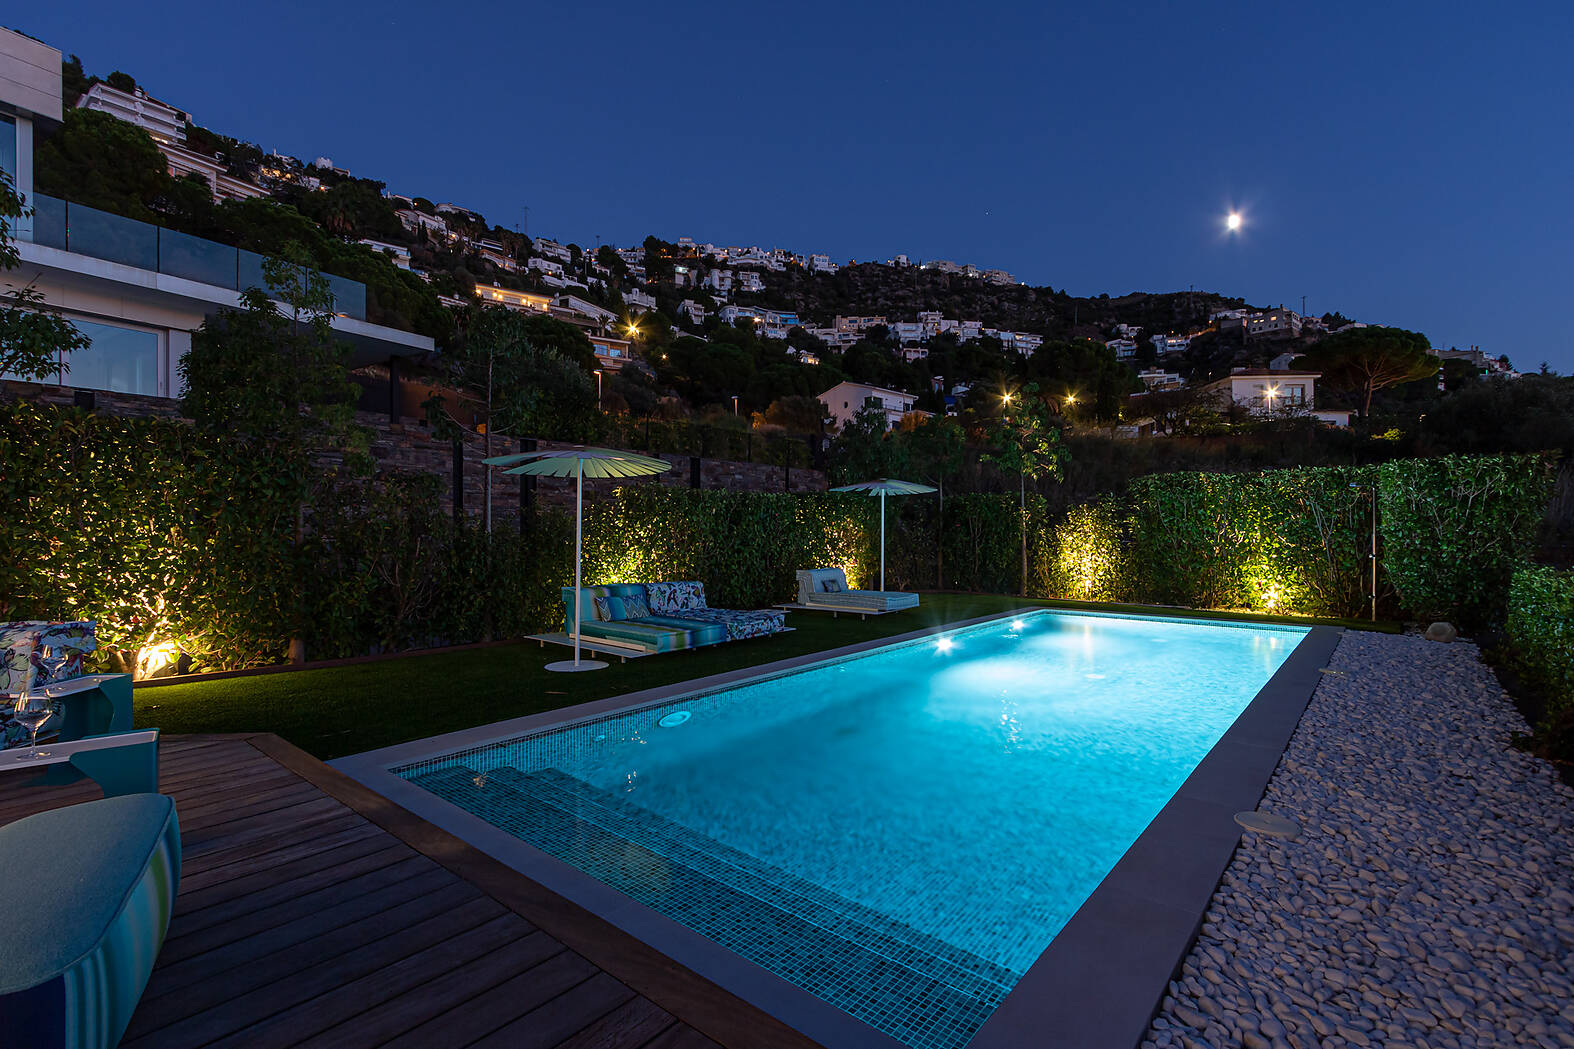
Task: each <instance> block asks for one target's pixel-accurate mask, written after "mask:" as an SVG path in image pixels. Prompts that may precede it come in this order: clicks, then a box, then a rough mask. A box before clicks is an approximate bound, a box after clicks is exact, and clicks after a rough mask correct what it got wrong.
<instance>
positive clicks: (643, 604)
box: [562, 581, 787, 653]
mask: <svg viewBox="0 0 1574 1049" xmlns="http://www.w3.org/2000/svg"><path fill="white" fill-rule="evenodd" d="M562 594H563V632H564V633H565V634H568V635H572V634H573V632H574V588H573V587H571V586H566V587H564V588H563V591H562ZM580 610H581V611H580V635H581V636H582V637H584V638H589V639H599V640H602V641H606V642H610V643H613V644H617V645H627V646H630V647H633V648H637V649H640V650H641V651H644V652H651V653H655V652H676V651H679V650H681V649H686V648H703V647H704V646H706V645H717V644H720V643H722V642H723V641H741V640H743V639H745V638H751V637H765V636H766V635H768V634H776V633H781V632H782V631H784V630H786V629H787V625H786V619H785V614H784V613H782V612H780V611H778V610H776V609H769V608H767V609H762V610H758V611H739V610H735V609H730V608H711V607H710V606H708V605H707V604H706V603H705V586H704V584H702V583H699V582H694V581H682V582H667V583H615V584H610V585H607V586H587V587H584V588H583V591H582V597H581V600H580Z"/></svg>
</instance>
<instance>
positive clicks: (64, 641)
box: [0, 620, 98, 750]
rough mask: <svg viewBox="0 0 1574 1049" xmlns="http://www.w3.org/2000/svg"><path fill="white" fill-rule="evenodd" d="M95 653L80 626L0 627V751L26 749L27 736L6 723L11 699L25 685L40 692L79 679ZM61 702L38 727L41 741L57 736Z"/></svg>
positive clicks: (88, 630) (90, 632) (89, 632)
mask: <svg viewBox="0 0 1574 1049" xmlns="http://www.w3.org/2000/svg"><path fill="white" fill-rule="evenodd" d="M97 647H98V643H97V640H96V639H95V637H94V625H93V624H92V623H90V622H86V621H83V620H74V621H71V622H64V623H46V622H41V621H32V622H18V623H0V750H3V749H5V748H7V747H14V746H18V745H21V744H24V743H27V742H28V741H29V739H30V737H31V733H30V732H29V731H28V730H27V729H25V728H23V727H22V726H21V725H20V724H18V723H17V722H16V721H15V720H14V718H13V717H12V713H13V711H12V705H13V704H12V697H14V696H15V695H16V694H17V693H19V692H21V691H22V689H23V687H24V686H25V685H29V684H30V685H31V687H33V688H43V687H44V686H45V685H53V684H56V683H57V682H61V681H69V680H70V679H72V678H75V677H81V676H82V661H83V657H85V656H86V655H87V654H88V653H90V652H92V651H94V650H95V649H96V648H97ZM64 704H65V701H64V700H56V701H55V703H54V711H55V713H54V716H53V717H51V718H50V719H49V720H48V721H46V722H44V724H43V725H42V726H40V728H39V731H38V734H39V738H40V739H43V738H45V737H47V736H52V735H54V733H55V732H57V731H58V730H59V727H60V718H61V709H62V708H63V706H64Z"/></svg>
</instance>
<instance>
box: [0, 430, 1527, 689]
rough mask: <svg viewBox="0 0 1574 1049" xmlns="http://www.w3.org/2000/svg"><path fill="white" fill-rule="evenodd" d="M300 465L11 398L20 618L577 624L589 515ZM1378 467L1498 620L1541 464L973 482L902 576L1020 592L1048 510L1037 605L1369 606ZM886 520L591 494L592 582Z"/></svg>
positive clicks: (386, 646) (680, 569)
mask: <svg viewBox="0 0 1574 1049" xmlns="http://www.w3.org/2000/svg"><path fill="white" fill-rule="evenodd" d="M290 461H291V460H290V459H289V458H288V457H286V456H283V455H280V454H278V453H277V452H276V451H275V450H273V449H270V448H269V447H267V446H266V445H256V444H245V443H240V442H236V441H226V440H223V439H220V438H216V437H213V436H210V435H205V434H203V433H201V432H199V431H197V430H195V429H193V428H192V427H190V426H188V425H185V424H183V423H181V422H179V421H175V420H162V419H123V418H117V417H111V416H99V415H94V414H91V413H88V412H83V411H79V410H76V409H67V408H55V407H48V406H37V405H30V404H25V403H17V404H9V405H5V406H0V500H3V505H4V506H5V507H6V511H7V512H6V513H5V515H4V516H3V518H0V618H3V619H14V618H62V617H67V616H74V617H80V618H87V619H93V620H96V621H97V622H98V624H99V635H100V638H101V641H102V645H103V652H104V656H105V663H106V664H107V665H109V666H115V667H119V668H125V667H128V666H130V665H131V664H133V663H135V662H136V660H137V656H138V654H139V653H142V654H143V655H146V654H148V653H149V652H150V651H153V650H157V649H160V648H168V647H169V646H172V645H173V646H178V648H179V650H180V652H182V653H184V655H185V656H186V657H188V662H189V663H190V664H191V665H192V667H193V668H194V669H204V668H210V669H228V668H237V667H246V666H254V665H259V664H265V663H272V662H278V661H280V660H282V659H283V658H285V655H286V651H287V647H288V645H289V642H290V640H291V639H292V638H301V639H303V640H304V641H305V643H306V646H307V651H308V653H309V655H310V656H311V657H312V658H328V657H334V656H349V655H357V654H362V653H366V652H376V651H388V650H396V649H402V648H408V647H412V646H425V645H435V644H452V643H460V642H467V641H479V640H487V639H492V638H502V637H515V636H519V635H521V634H525V633H530V632H533V631H535V630H538V629H541V628H543V627H546V626H548V625H550V624H553V623H556V622H558V621H559V616H560V602H559V595H558V591H559V588H561V587H562V586H564V585H566V584H567V583H569V582H570V581H571V579H572V565H571V563H570V557H571V552H572V520H571V519H570V518H568V516H567V515H566V514H564V513H562V512H560V511H541V512H538V513H537V514H535V515H534V516H533V517H532V518H530V519H529V520H528V521H527V524H528V528H527V530H526V531H525V532H524V533H522V534H521V533H520V532H518V531H515V530H500V531H498V532H496V533H494V534H492V535H487V534H485V533H484V532H482V531H481V530H480V528H479V527H478V524H477V523H476V522H474V521H473V520H465V521H462V522H455V521H454V520H452V518H451V517H450V516H449V515H448V514H446V513H444V512H442V511H441V509H440V500H439V496H440V485H441V483H442V482H441V481H440V480H438V479H435V478H431V477H426V476H403V475H398V474H391V475H385V476H380V477H378V478H376V479H375V480H367V479H358V478H354V477H350V476H342V475H333V474H330V475H327V477H326V478H323V477H317V478H315V479H308V478H303V477H298V476H292V475H291V470H292V469H293V468H292V467H290V465H289V463H290ZM1374 481H1375V482H1376V484H1377V486H1378V493H1379V508H1380V514H1379V520H1380V526H1381V540H1382V561H1381V564H1382V567H1383V569H1384V572H1385V573H1386V575H1385V581H1384V585H1383V593H1384V600H1385V602H1386V606H1387V610H1388V612H1389V613H1390V614H1394V613H1398V612H1410V613H1412V614H1420V615H1422V616H1423V617H1432V616H1439V617H1444V616H1446V617H1448V618H1454V619H1457V620H1459V621H1462V622H1466V623H1471V622H1473V621H1478V620H1483V619H1488V618H1493V616H1494V612H1495V611H1500V610H1501V609H1502V608H1503V602H1504V600H1505V598H1506V597H1507V595H1508V590H1509V582H1510V575H1511V571H1512V566H1513V563H1514V562H1515V561H1516V560H1522V559H1523V558H1524V555H1525V554H1526V552H1527V551H1528V550H1529V549H1530V547H1531V546H1532V544H1533V543H1534V542H1535V539H1536V536H1537V532H1538V529H1539V527H1540V522H1541V514H1542V511H1543V509H1544V508H1545V506H1546V504H1547V499H1548V495H1549V492H1550V485H1551V471H1550V469H1549V464H1548V462H1547V461H1546V460H1544V459H1541V458H1538V457H1533V456H1521V457H1509V458H1481V459H1466V458H1457V457H1455V458H1447V459H1432V460H1419V461H1409V462H1394V463H1388V464H1384V465H1383V466H1381V467H1375V468H1372V467H1363V468H1349V467H1325V468H1317V469H1302V470H1284V471H1275V472H1272V473H1265V474H1241V475H1208V474H1167V475H1162V476H1152V477H1146V478H1141V479H1139V480H1138V481H1136V482H1134V483H1133V484H1132V486H1131V489H1130V491H1129V492H1128V493H1127V494H1126V495H1125V496H1124V497H1122V498H1120V499H1107V500H1105V501H1102V502H1098V503H1094V504H1090V505H1087V506H1083V507H1078V508H1075V509H1073V510H1072V511H1071V512H1070V513H1069V514H1067V515H1066V516H1065V517H1064V518H1059V519H1052V517H1051V515H1050V513H1049V511H1048V505H1047V503H1046V502H1045V500H1044V499H1043V498H1042V497H1041V496H1038V495H1034V496H1030V497H1029V500H1028V505H1027V508H1026V513H1025V514H1024V513H1023V511H1022V510H1021V509H1020V508H1019V506H1018V502H1017V498H1016V496H1015V495H1008V494H1001V495H981V494H971V495H959V496H951V497H948V498H947V499H946V501H945V512H944V516H943V519H941V515H940V514H939V512H938V501H937V500H936V499H934V498H918V497H909V498H901V499H890V500H888V503H887V534H888V537H889V538H888V543H887V572H886V586H887V587H888V588H891V589H919V588H925V589H927V588H930V587H933V586H935V585H936V583H937V582H939V583H940V584H942V588H945V589H957V590H968V591H980V592H994V593H1015V592H1016V591H1017V590H1018V588H1019V586H1020V584H1021V549H1022V540H1023V531H1024V529H1026V537H1027V551H1028V560H1029V584H1028V590H1029V593H1030V594H1033V595H1035V596H1048V597H1068V598H1077V599H1093V600H1127V601H1139V602H1149V603H1160V604H1174V605H1188V606H1194V607H1206V608H1226V609H1229V608H1237V609H1251V610H1255V611H1265V612H1285V613H1291V612H1293V613H1301V614H1309V615H1334V616H1351V615H1359V614H1361V612H1362V611H1363V609H1364V607H1365V603H1366V600H1367V598H1366V594H1367V593H1368V590H1367V577H1366V575H1365V573H1366V572H1367V571H1368V568H1369V561H1368V560H1367V556H1368V551H1369V544H1370V529H1371V485H1372V483H1373V482H1374ZM313 486H314V487H313ZM309 487H310V489H311V491H312V492H313V497H312V499H311V505H310V509H309V510H308V512H307V513H306V515H305V517H304V519H302V520H297V509H296V508H297V506H298V505H299V504H300V501H301V500H302V498H303V493H305V492H306V491H307V490H308V488H309ZM879 520H880V507H879V501H878V500H876V499H871V498H868V497H866V496H861V495H838V494H830V493H827V494H819V495H785V494H766V493H732V492H721V491H693V490H688V489H673V488H665V487H660V486H654V485H650V486H645V485H641V486H629V487H626V488H622V489H618V490H617V491H616V494H615V495H613V496H612V497H611V498H609V499H607V500H605V501H601V502H596V503H592V504H591V505H590V506H588V507H587V508H586V534H585V578H586V580H587V582H597V583H599V582H626V581H637V580H650V579H658V578H666V579H672V578H696V579H700V580H702V581H704V583H705V584H706V588H707V592H708V593H709V595H710V596H711V598H712V600H713V601H714V602H715V603H716V604H717V605H718V606H725V607H733V608H753V607H761V606H765V605H769V604H772V603H775V602H777V601H781V600H784V599H786V598H788V597H790V596H791V595H792V593H793V572H794V571H795V570H797V569H799V568H804V567H809V566H821V565H834V566H839V567H841V568H843V569H845V570H846V571H847V575H848V579H849V581H850V582H852V583H853V585H855V586H863V587H872V586H875V585H877V583H878V570H879V569H878V564H879V562H878V557H879V553H878V551H879V532H878V528H879ZM942 566H943V567H942ZM1528 585H1529V584H1526V586H1528ZM1526 593H1527V594H1529V593H1531V592H1530V591H1526ZM1516 594H1519V591H1518V590H1516ZM1517 600H1519V602H1520V603H1521V604H1526V603H1527V601H1528V598H1526V597H1519V598H1517ZM1516 614H1518V613H1516ZM1527 614H1528V613H1527Z"/></svg>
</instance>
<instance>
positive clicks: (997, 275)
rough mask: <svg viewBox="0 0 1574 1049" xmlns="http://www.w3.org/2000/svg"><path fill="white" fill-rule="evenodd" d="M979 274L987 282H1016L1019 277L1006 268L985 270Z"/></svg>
mask: <svg viewBox="0 0 1574 1049" xmlns="http://www.w3.org/2000/svg"><path fill="white" fill-rule="evenodd" d="M979 276H981V277H983V278H984V283H985V284H1015V283H1016V282H1017V279H1016V278H1015V277H1013V276H1012V275H1011V274H1009V273H1007V272H1006V271H1005V270H984V271H983V272H982V273H980V274H979Z"/></svg>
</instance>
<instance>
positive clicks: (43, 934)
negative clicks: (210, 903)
mask: <svg viewBox="0 0 1574 1049" xmlns="http://www.w3.org/2000/svg"><path fill="white" fill-rule="evenodd" d="M179 884H180V825H179V822H178V820H177V819H176V817H175V803H174V802H173V801H171V800H170V799H169V798H167V797H164V796H163V795H161V794H128V795H124V796H121V797H116V798H105V799H103V800H101V801H91V802H87V803H85V804H81V805H72V806H69V807H67V808H62V809H53V810H51V811H48V812H41V813H38V814H36V815H33V816H29V817H27V818H26V819H22V820H17V821H16V822H15V823H12V824H9V825H8V826H5V827H3V828H0V885H8V886H19V885H37V886H39V887H40V888H41V889H42V890H43V891H41V892H38V893H34V894H31V895H30V896H29V897H28V915H29V920H28V923H27V925H26V928H25V930H24V929H13V930H12V933H13V934H11V935H7V936H6V937H4V938H0V1018H3V1019H0V1028H3V1029H4V1030H6V1031H9V1032H10V1033H12V1034H16V1033H18V1032H24V1031H25V1032H26V1033H27V1041H26V1042H25V1044H26V1045H28V1046H29V1047H36V1049H111V1047H113V1046H115V1045H116V1044H117V1043H119V1041H120V1037H121V1035H122V1034H124V1033H125V1030H126V1025H127V1024H128V1023H130V1022H131V1014H132V1012H133V1011H134V1010H135V1009H136V1006H137V1000H138V999H139V998H141V997H142V990H143V988H144V987H146V986H147V982H148V975H149V974H150V973H152V971H153V962H154V959H155V958H157V957H158V952H159V948H160V947H161V946H162V945H163V942H164V933H165V932H166V930H167V929H168V928H169V918H170V912H171V910H172V909H173V908H174V904H175V890H176V888H177V887H178V886H179ZM7 1044H9V1043H7ZM18 1044H24V1043H18Z"/></svg>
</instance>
